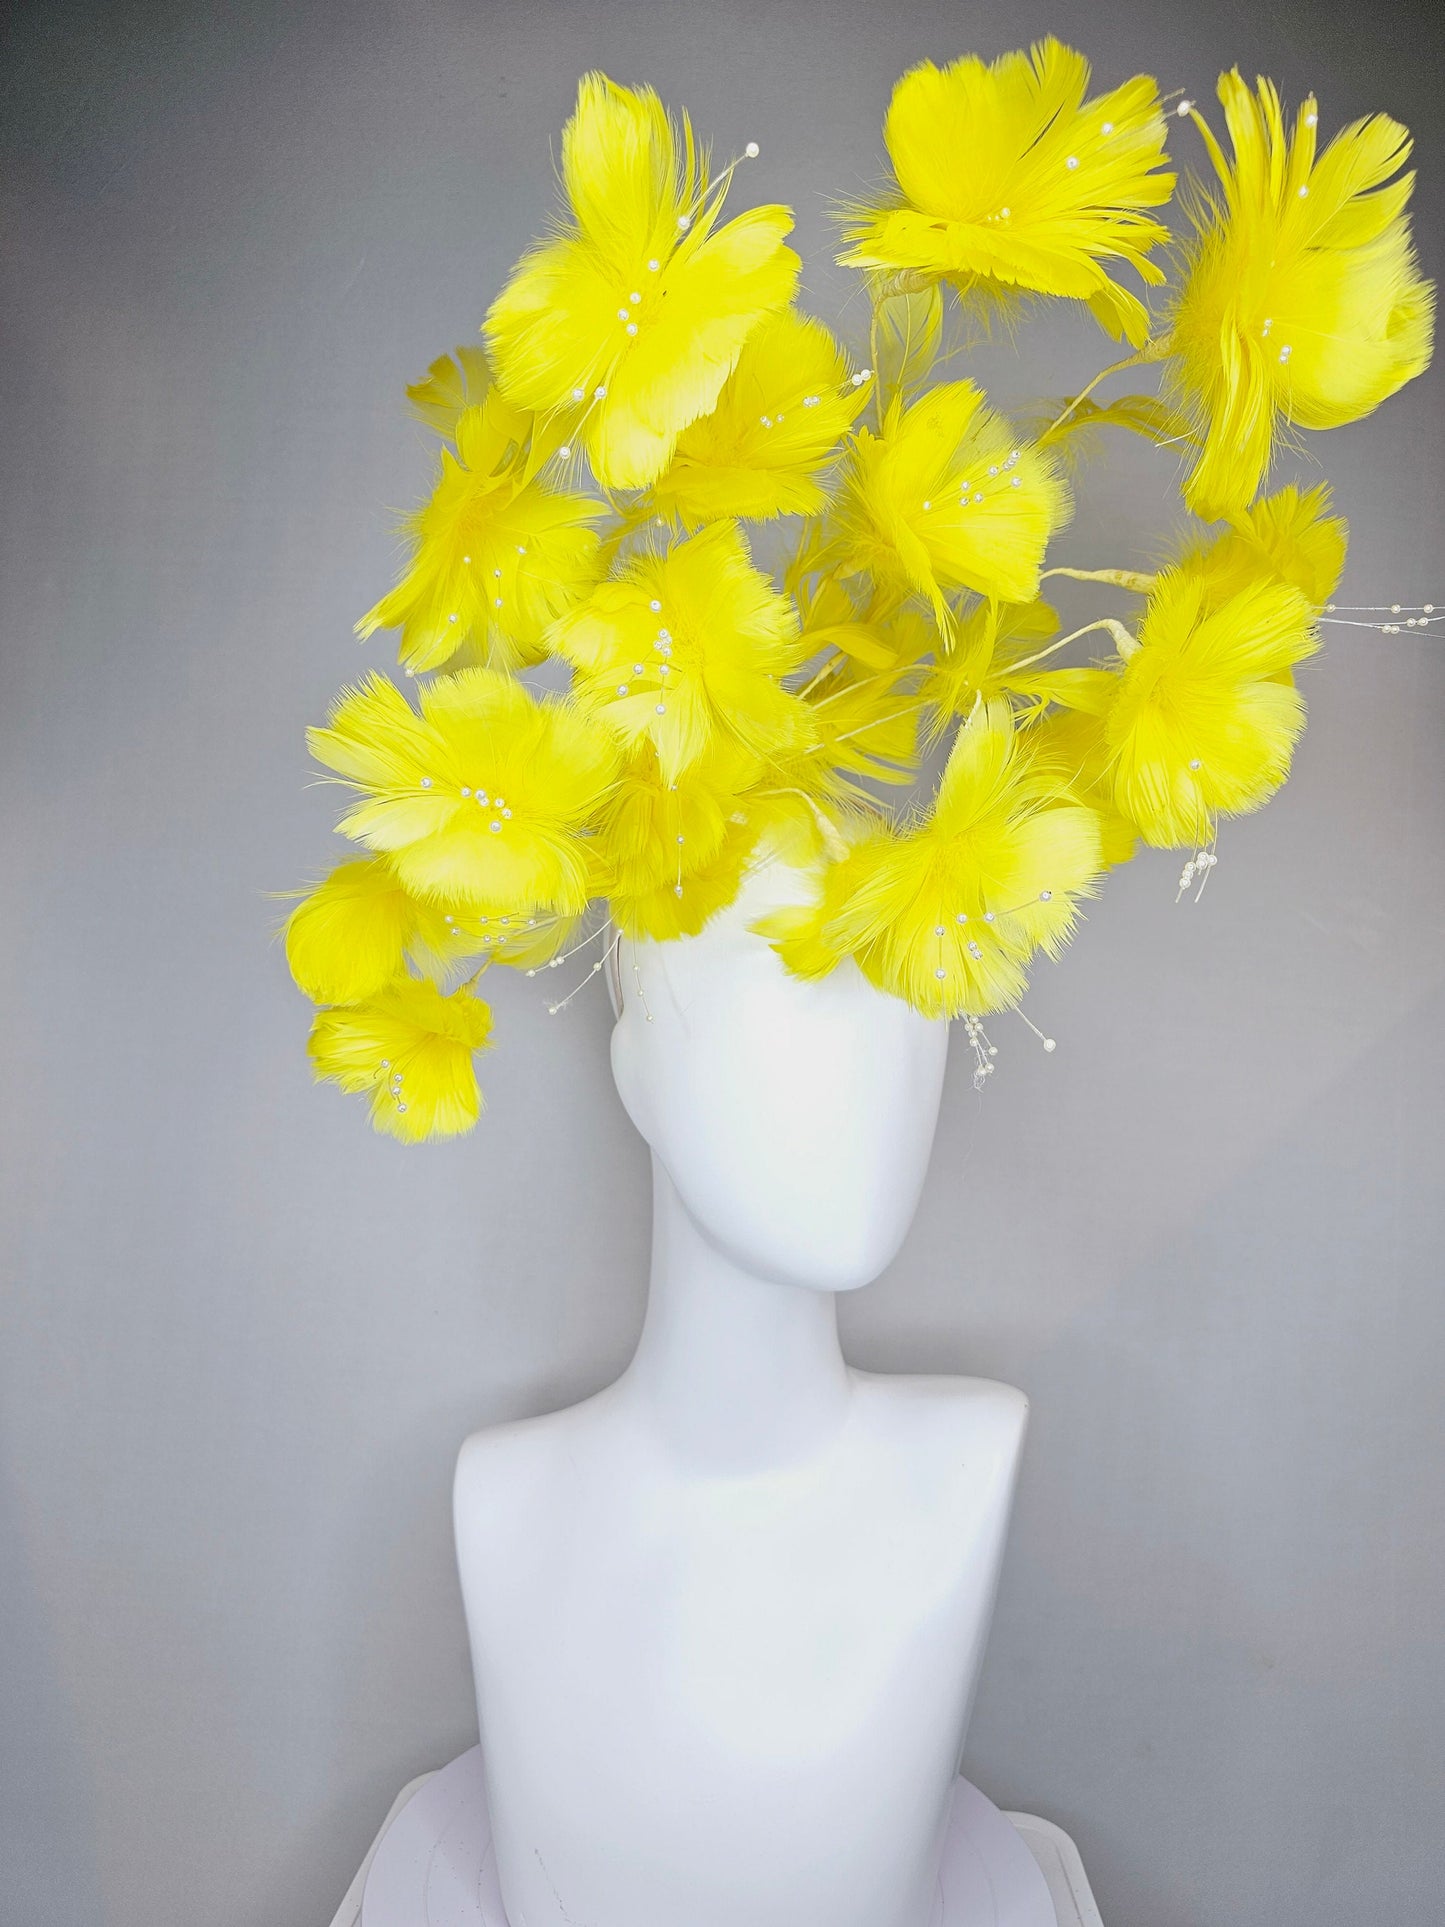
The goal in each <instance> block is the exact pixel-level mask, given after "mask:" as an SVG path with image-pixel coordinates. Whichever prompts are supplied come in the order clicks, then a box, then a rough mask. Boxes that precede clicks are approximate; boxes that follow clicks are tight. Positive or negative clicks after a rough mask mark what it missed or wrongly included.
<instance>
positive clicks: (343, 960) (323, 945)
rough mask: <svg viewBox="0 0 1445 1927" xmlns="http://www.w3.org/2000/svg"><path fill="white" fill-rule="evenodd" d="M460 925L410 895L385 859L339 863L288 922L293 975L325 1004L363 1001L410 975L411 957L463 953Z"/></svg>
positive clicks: (303, 986)
mask: <svg viewBox="0 0 1445 1927" xmlns="http://www.w3.org/2000/svg"><path fill="white" fill-rule="evenodd" d="M458 935H459V933H458V932H457V931H456V930H455V929H454V920H453V919H449V918H447V917H446V915H445V914H444V913H443V912H442V911H441V910H439V909H436V908H435V907H434V906H433V905H431V904H426V903H419V902H418V901H417V899H416V898H415V897H411V896H408V895H407V893H406V891H405V890H404V889H403V888H402V887H401V884H400V882H399V881H398V880H397V876H396V872H395V871H394V870H393V869H392V867H391V865H390V864H389V863H388V862H387V861H386V860H385V858H383V857H364V858H362V859H361V860H360V861H353V862H350V863H342V864H339V865H338V866H337V867H336V869H334V870H333V871H332V872H331V875H330V876H329V877H327V879H326V881H325V882H324V883H322V884H319V885H318V886H317V888H316V889H315V890H313V891H312V892H311V893H310V895H309V896H307V897H304V898H303V899H302V900H301V902H300V903H298V904H297V905H296V908H295V909H294V910H293V911H292V912H291V914H290V916H289V917H288V918H287V919H286V961H287V963H288V964H289V965H290V968H291V975H292V976H293V977H294V978H295V980H296V982H297V983H298V984H299V985H300V987H301V989H302V990H304V991H305V993H306V995H307V996H308V997H309V998H311V1000H312V1002H313V1003H318V1004H359V1003H363V1002H364V1001H365V1000H366V998H368V997H370V996H372V995H373V994H374V993H375V992H376V991H378V990H381V989H382V988H383V987H384V986H385V985H386V984H388V983H390V982H391V980H392V979H393V978H394V977H398V976H400V975H401V974H402V971H403V970H404V969H405V966H406V959H407V956H408V954H410V953H412V952H413V951H417V950H419V951H420V952H421V953H422V954H423V955H425V956H427V957H446V956H448V955H458V954H461V952H462V949H463V945H462V944H461V943H459V942H458Z"/></svg>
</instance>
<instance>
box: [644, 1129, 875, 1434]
mask: <svg viewBox="0 0 1445 1927" xmlns="http://www.w3.org/2000/svg"><path fill="white" fill-rule="evenodd" d="M622 1384H623V1386H624V1387H625V1389H626V1392H627V1394H628V1396H629V1397H631V1398H632V1399H633V1400H635V1401H636V1402H637V1403H638V1405H639V1406H640V1407H641V1409H642V1411H643V1414H644V1416H645V1419H646V1422H647V1423H649V1424H650V1425H651V1426H652V1427H653V1428H654V1429H655V1430H657V1431H660V1432H661V1433H663V1434H664V1436H665V1437H666V1439H667V1441H668V1443H669V1445H670V1446H671V1447H672V1448H673V1449H674V1450H675V1451H677V1452H678V1453H679V1454H680V1455H681V1456H685V1457H686V1458H688V1459H689V1460H692V1461H693V1462H695V1463H696V1462H702V1463H705V1464H708V1465H710V1466H712V1467H714V1468H715V1469H716V1470H718V1471H719V1472H745V1471H755V1470H760V1469H762V1468H764V1467H766V1466H769V1465H783V1464H787V1463H789V1462H790V1461H795V1460H798V1459H803V1458H806V1457H808V1456H809V1455H810V1454H811V1453H812V1452H814V1451H815V1450H817V1449H818V1448H820V1447H821V1446H823V1445H824V1444H826V1443H827V1441H828V1440H829V1439H830V1438H832V1437H833V1436H834V1435H835V1434H836V1433H837V1431H838V1430H839V1428H840V1426H841V1425H842V1423H843V1420H844V1418H845V1416H846V1414H847V1410H848V1404H849V1399H850V1394H851V1380H850V1378H849V1375H848V1368H847V1366H846V1365H845V1363H844V1362H843V1353H842V1349H841V1347H840V1346H839V1343H838V1317H837V1306H836V1297H835V1294H834V1293H833V1292H831V1291H812V1290H809V1289H808V1288H807V1287H806V1286H802V1285H790V1284H779V1283H777V1282H775V1281H774V1280H772V1279H769V1278H765V1277H760V1276H758V1275H757V1274H756V1273H755V1272H752V1271H749V1270H747V1269H745V1268H744V1267H743V1266H742V1265H740V1264H738V1263H737V1262H736V1261H735V1260H733V1259H732V1258H730V1257H728V1256H727V1254H726V1253H724V1252H722V1251H720V1250H719V1249H718V1247H717V1246H716V1244H714V1243H713V1242H712V1240H711V1239H709V1238H708V1236H707V1235H706V1233H705V1232H703V1231H702V1230H701V1229H700V1227H699V1226H698V1224H697V1223H696V1221H695V1220H694V1219H693V1218H692V1217H691V1215H690V1214H689V1212H688V1210H687V1207H686V1206H685V1205H684V1204H683V1202H682V1199H681V1198H680V1197H679V1196H678V1193H677V1190H676V1187H675V1186H674V1185H673V1182H672V1179H671V1178H670V1177H669V1176H668V1174H667V1172H666V1171H665V1170H664V1169H663V1167H662V1165H661V1163H660V1162H659V1161H658V1159H657V1158H656V1156H654V1158H653V1160H652V1275H651V1282H650V1285H649V1289H648V1300H647V1316H646V1319H645V1320H644V1323H643V1328H642V1337H641V1339H640V1340H639V1342H638V1346H637V1352H636V1355H635V1356H634V1358H633V1360H632V1363H631V1365H630V1366H629V1367H628V1369H627V1371H626V1373H625V1374H624V1376H623V1380H622Z"/></svg>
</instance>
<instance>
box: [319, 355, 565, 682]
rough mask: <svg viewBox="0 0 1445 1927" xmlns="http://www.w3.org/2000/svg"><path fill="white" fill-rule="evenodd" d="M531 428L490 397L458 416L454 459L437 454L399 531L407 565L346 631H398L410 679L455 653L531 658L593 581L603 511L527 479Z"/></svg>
mask: <svg viewBox="0 0 1445 1927" xmlns="http://www.w3.org/2000/svg"><path fill="white" fill-rule="evenodd" d="M434 379H435V377H434ZM472 379H473V383H475V379H476V376H475V370H473V371H472ZM438 386H439V388H441V392H440V394H439V396H438V398H437V399H435V400H428V402H427V404H426V409H427V410H428V411H429V412H431V413H432V414H433V415H436V416H439V415H440V414H441V413H443V412H444V410H445V408H446V406H447V400H448V398H449V392H450V391H449V390H448V389H446V388H445V387H442V386H441V384H440V383H438ZM530 426H531V424H530V421H529V419H528V418H527V417H526V416H524V415H520V414H519V413H518V411H517V410H515V409H513V408H512V407H511V406H510V405H509V404H508V403H506V402H504V401H503V400H502V398H501V396H500V395H498V394H497V392H496V390H495V389H492V390H490V391H488V392H487V393H486V394H485V397H484V399H483V400H481V401H480V402H479V403H475V404H473V405H470V406H467V407H465V408H463V409H462V410H461V412H460V413H459V414H458V416H457V418H456V420H455V422H454V423H453V426H452V430H451V431H450V432H451V433H452V434H453V436H454V438H455V443H456V451H455V453H453V452H452V450H451V449H449V448H443V449H442V452H441V468H440V471H439V473H438V476H437V481H436V486H435V488H434V489H433V491H432V495H431V499H430V500H429V501H428V502H426V503H425V504H424V505H423V506H422V508H421V509H419V510H418V511H417V513H416V514H415V515H413V516H411V517H410V518H409V519H408V521H407V523H406V528H407V532H408V535H409V538H410V544H411V562H410V566H409V567H408V569H407V571H406V573H405V575H403V577H402V579H401V581H400V582H398V584H397V585H396V587H395V588H394V589H393V590H392V591H391V593H390V594H389V595H387V596H383V598H382V599H381V601H380V602H378V603H377V605H376V607H375V608H374V609H371V610H369V611H368V612H367V614H366V615H364V616H363V617H362V619H361V621H360V622H359V623H358V624H357V625H356V629H357V634H358V635H360V636H369V635H371V634H373V633H374V632H375V631H376V630H377V629H400V630H401V647H400V651H399V660H400V661H401V662H403V663H405V664H406V665H407V667H408V668H409V669H411V670H413V671H419V670H426V669H436V668H437V667H439V666H440V665H441V664H442V663H445V662H448V661H450V660H451V658H452V657H453V656H454V655H456V653H457V652H458V650H461V649H467V650H469V651H470V652H471V653H473V654H475V655H477V656H479V657H480V658H481V659H482V661H484V662H488V663H492V664H495V665H496V666H498V667H500V668H510V667H514V666H517V665H521V664H524V663H530V662H537V661H539V660H540V658H541V657H542V655H543V654H544V653H545V652H544V650H543V647H542V636H543V632H544V631H545V630H546V629H547V627H548V626H549V625H550V624H551V623H552V622H554V621H555V620H556V618H557V617H558V616H560V615H561V614H562V613H563V611H564V610H566V609H567V608H569V607H570V606H571V604H572V603H573V602H575V601H576V600H577V599H578V597H579V596H581V595H583V594H585V593H586V591H587V589H588V588H590V587H591V585H592V583H593V582H595V581H596V579H597V576H598V574H599V573H600V569H599V564H598V553H597V552H598V537H597V532H596V530H595V529H594V528H593V526H592V525H593V523H594V522H596V521H597V520H598V518H599V517H600V516H601V515H602V513H603V509H602V504H601V503H600V502H594V501H590V500H588V499H587V498H586V497H584V496H579V495H569V494H566V493H564V492H561V491H558V490H554V489H552V488H549V487H547V486H545V485H544V484H543V483H542V482H541V481H539V480H536V479H532V480H527V479H526V469H525V466H524V458H523V445H524V443H525V440H526V437H527V435H528V433H529V432H530Z"/></svg>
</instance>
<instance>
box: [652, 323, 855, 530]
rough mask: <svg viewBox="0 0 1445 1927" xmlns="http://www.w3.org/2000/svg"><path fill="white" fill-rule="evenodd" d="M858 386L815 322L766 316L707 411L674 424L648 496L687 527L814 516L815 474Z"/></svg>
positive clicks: (843, 427)
mask: <svg viewBox="0 0 1445 1927" xmlns="http://www.w3.org/2000/svg"><path fill="white" fill-rule="evenodd" d="M867 394H868V391H867V388H866V386H865V385H864V384H862V383H859V384H857V385H856V386H855V385H854V383H853V382H852V381H851V380H850V379H849V376H848V364H847V362H846V361H845V360H844V358H843V356H842V354H841V353H840V351H839V348H838V344H837V343H836V342H835V341H834V339H833V337H832V335H831V334H829V332H828V330H827V329H826V328H825V327H824V326H823V324H822V322H821V321H814V320H812V319H810V318H809V317H808V316H805V315H800V314H798V313H796V312H794V311H793V310H791V309H789V310H786V311H785V312H784V313H782V314H777V315H772V316H770V317H769V318H768V319H767V320H766V321H762V322H760V323H759V324H758V326H757V327H756V328H755V329H754V330H753V332H752V334H751V335H749V336H748V339H747V341H746V343H745V344H744V346H743V351H742V353H741V354H740V355H739V356H738V363H737V366H736V368H734V369H733V371H732V373H731V374H730V375H729V376H728V378H727V380H726V382H725V383H724V384H723V389H722V393H721V394H720V395H719V396H718V400H717V406H716V407H715V408H714V409H713V411H712V413H711V414H710V415H704V416H703V417H702V418H701V419H700V420H698V421H695V422H694V423H693V424H692V425H691V427H689V428H685V429H684V430H683V432H682V434H681V436H680V437H679V438H678V443H677V452H676V454H675V455H674V456H673V458H672V465H671V466H670V467H669V468H668V470H667V471H666V473H665V474H664V475H662V476H661V478H660V479H659V481H658V483H657V486H656V488H655V489H654V491H653V497H654V500H655V501H656V503H657V505H658V507H659V508H662V509H667V510H671V511H672V512H673V513H674V514H676V515H677V516H678V517H679V518H680V519H681V520H682V522H683V523H684V524H685V525H686V526H687V527H688V528H697V527H698V526H699V525H700V524H701V523H703V522H715V521H717V520H718V518H719V517H721V516H743V517H748V518H752V519H755V520H758V521H764V520H767V519H769V518H771V517H773V516H776V515H816V514H817V513H818V511H819V510H820V509H821V508H822V507H823V505H824V502H825V500H826V496H825V493H824V489H823V484H822V480H821V477H822V473H823V471H824V469H825V468H826V467H827V465H828V463H829V462H830V461H831V460H832V459H833V457H834V456H835V455H836V454H837V452H838V445H839V442H840V441H841V439H842V437H843V435H844V434H845V433H846V431H847V430H848V429H849V428H851V427H852V425H853V422H854V421H855V419H856V418H857V415H858V412H859V410H860V409H861V408H862V406H863V404H864V402H865V401H866V400H867Z"/></svg>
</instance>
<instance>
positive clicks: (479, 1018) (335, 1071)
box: [307, 977, 492, 1144]
mask: <svg viewBox="0 0 1445 1927" xmlns="http://www.w3.org/2000/svg"><path fill="white" fill-rule="evenodd" d="M491 1028H492V1013H491V1011H490V1010H489V1009H488V1007H487V1006H486V1004H484V1003H483V1002H482V1000H481V998H480V997H474V996H473V995H472V994H471V992H470V991H467V990H459V991H456V992H454V993H453V994H452V995H451V996H450V997H445V996H443V995H442V993H441V992H440V991H439V990H438V989H437V987H436V985H435V984H431V983H426V982H419V981H418V980H416V979H414V978H411V977H402V978H400V979H398V980H397V981H396V982H395V983H393V984H390V985H388V986H387V987H386V988H385V989H384V990H381V991H379V992H377V993H376V995H374V996H373V997H371V998H370V999H368V1001H367V1002H365V1003H363V1004H360V1005H357V1006H355V1007H352V1008H347V1009H336V1010H322V1011H318V1012H317V1014H316V1019H315V1022H314V1023H313V1024H312V1026H311V1037H310V1041H309V1043H308V1045H307V1054H308V1055H309V1057H310V1059H311V1064H312V1068H313V1070H314V1071H315V1073H316V1076H317V1078H318V1079H325V1080H328V1081H329V1082H331V1083H333V1084H339V1085H340V1087H341V1089H342V1090H344V1091H351V1092H366V1091H369V1092H370V1093H371V1122H372V1125H373V1127H374V1128H375V1129H376V1130H378V1131H382V1132H384V1133H385V1134H386V1135H387V1136H388V1137H395V1138H400V1139H401V1141H402V1142H403V1143H404V1144H417V1143H420V1141H421V1140H422V1139H423V1138H428V1137H456V1136H457V1135H459V1134H460V1133H461V1132H463V1131H469V1130H470V1129H471V1128H472V1126H473V1125H474V1124H475V1123H476V1121H477V1116H478V1114H479V1112H480V1111H481V1108H482V1095H481V1091H480V1089H479V1088H478V1085H477V1074H476V1070H475V1068H474V1066H473V1064H472V1054H473V1052H474V1051H479V1050H482V1049H484V1048H485V1046H486V1043H487V1039H488V1037H489V1035H490V1033H491Z"/></svg>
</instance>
